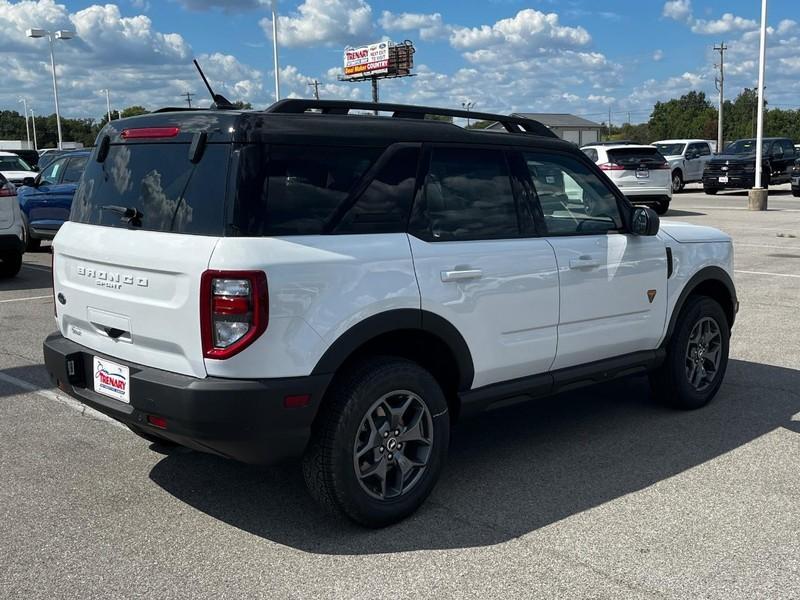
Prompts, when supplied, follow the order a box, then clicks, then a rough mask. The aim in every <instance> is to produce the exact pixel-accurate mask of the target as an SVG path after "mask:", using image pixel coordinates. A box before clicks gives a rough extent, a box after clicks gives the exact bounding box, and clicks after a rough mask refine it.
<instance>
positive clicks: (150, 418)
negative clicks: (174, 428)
mask: <svg viewBox="0 0 800 600" xmlns="http://www.w3.org/2000/svg"><path fill="white" fill-rule="evenodd" d="M147 422H148V423H150V425H152V426H153V427H158V428H159V429H166V428H167V420H166V419H165V418H164V417H157V416H155V415H147Z"/></svg>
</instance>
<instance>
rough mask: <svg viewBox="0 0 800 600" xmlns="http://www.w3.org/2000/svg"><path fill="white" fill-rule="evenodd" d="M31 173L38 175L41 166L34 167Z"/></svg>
mask: <svg viewBox="0 0 800 600" xmlns="http://www.w3.org/2000/svg"><path fill="white" fill-rule="evenodd" d="M31 171H33V172H34V173H38V172H39V165H33V166H32V167H31Z"/></svg>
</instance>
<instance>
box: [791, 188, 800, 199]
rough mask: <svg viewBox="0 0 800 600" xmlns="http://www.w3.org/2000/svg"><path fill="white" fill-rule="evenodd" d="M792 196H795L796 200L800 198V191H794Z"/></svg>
mask: <svg viewBox="0 0 800 600" xmlns="http://www.w3.org/2000/svg"><path fill="white" fill-rule="evenodd" d="M792 196H794V197H795V198H800V189H798V190H795V189H793V190H792Z"/></svg>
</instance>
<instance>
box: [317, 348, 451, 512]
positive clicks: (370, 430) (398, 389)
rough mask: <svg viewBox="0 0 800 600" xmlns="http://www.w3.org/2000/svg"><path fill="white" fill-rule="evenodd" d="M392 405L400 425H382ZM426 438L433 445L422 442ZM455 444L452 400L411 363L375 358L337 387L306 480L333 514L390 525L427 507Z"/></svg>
mask: <svg viewBox="0 0 800 600" xmlns="http://www.w3.org/2000/svg"><path fill="white" fill-rule="evenodd" d="M406 403H408V404H407V406H408V408H407V409H406V411H405V412H403V411H402V410H401V408H400V407H402V406H403V405H405V404H406ZM387 405H388V406H391V407H392V408H394V410H395V411H396V412H395V417H396V419H397V420H396V421H395V423H394V425H392V424H391V423H390V422H389V419H386V420H384V419H385V417H386V416H388V415H389V414H390V413H389V411H387V408H386V407H387ZM397 431H399V432H400V433H399V435H398V434H397V433H395V432H397ZM387 434H388V435H387ZM425 436H427V438H428V440H429V441H430V443H427V442H423V441H422V440H421V439H419V438H422V437H425ZM412 437H417V438H418V439H417V440H416V441H414V440H413V439H412ZM449 442H450V418H449V415H448V410H447V400H446V399H445V397H444V394H443V393H442V390H441V388H440V387H439V384H438V383H437V381H436V379H434V378H433V376H432V375H431V374H430V373H429V372H428V371H426V370H425V369H423V368H422V367H421V366H419V365H418V364H416V363H414V362H411V361H409V360H405V359H401V358H394V357H388V356H383V357H376V358H372V359H368V360H364V361H362V362H359V363H357V364H356V365H354V366H353V367H352V368H350V369H348V370H347V371H346V372H345V373H343V374H342V375H341V376H339V377H337V379H336V381H335V382H334V383H333V384H332V386H331V388H330V389H329V391H328V393H327V394H326V398H325V401H324V404H323V406H322V408H321V410H320V414H319V415H318V417H317V420H316V422H315V424H314V427H313V428H312V437H311V441H310V443H309V447H308V449H307V450H306V453H305V456H304V457H303V475H304V477H305V481H306V485H307V486H308V489H309V492H310V493H311V495H312V496H313V497H314V498H315V499H316V500H317V502H319V503H320V504H321V505H322V506H323V508H325V509H326V510H328V511H329V512H332V513H334V514H339V515H344V516H346V517H348V518H350V519H352V520H353V521H355V522H356V523H359V524H361V525H364V526H366V527H374V528H378V527H385V526H387V525H391V524H392V523H396V522H398V521H400V520H402V519H404V518H406V517H407V516H409V515H411V514H412V513H413V512H414V511H416V510H417V509H418V508H419V507H420V505H422V503H423V502H424V501H425V499H426V498H427V497H428V494H430V492H431V490H433V487H434V485H435V484H436V482H437V480H438V479H439V475H440V473H441V470H442V467H443V466H444V461H445V456H446V454H447V448H448V445H449ZM397 444H400V446H399V447H398V445H397ZM381 448H382V450H381ZM392 449H394V452H391V450H392ZM405 453H408V455H406V454H405ZM359 456H360V457H361V458H359ZM398 456H402V457H403V461H402V462H401V461H399V460H398V458H397V457H398ZM390 457H391V459H390ZM411 460H413V461H415V463H418V464H414V463H412V462H411ZM381 465H385V466H384V467H383V468H381ZM401 465H405V468H406V469H408V471H407V473H405V475H404V474H403V473H402V470H401ZM372 467H377V468H375V470H374V472H372V473H370V472H371V468H372ZM359 472H361V473H362V475H361V476H359V474H358V473H359Z"/></svg>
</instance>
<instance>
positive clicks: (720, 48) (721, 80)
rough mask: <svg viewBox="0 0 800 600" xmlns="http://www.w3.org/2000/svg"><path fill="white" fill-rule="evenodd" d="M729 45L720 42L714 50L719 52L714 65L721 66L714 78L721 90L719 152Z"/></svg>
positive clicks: (718, 128)
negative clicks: (726, 53) (726, 57)
mask: <svg viewBox="0 0 800 600" xmlns="http://www.w3.org/2000/svg"><path fill="white" fill-rule="evenodd" d="M727 49H728V47H727V46H726V45H725V42H720V44H719V46H714V51H715V52H719V64H718V65H714V66H716V67H717V68H719V77H717V78H716V79H715V80H714V83H715V84H716V86H717V90H718V91H719V120H718V122H717V153H719V152H722V144H723V140H722V109H723V106H724V104H723V103H724V102H725V51H726V50H727Z"/></svg>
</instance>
